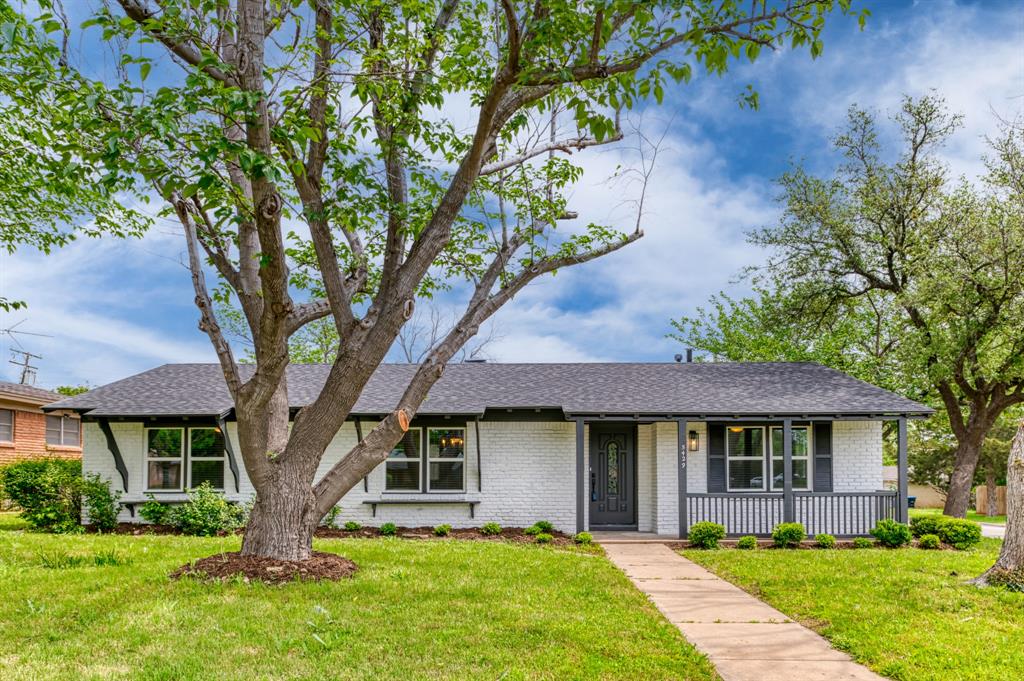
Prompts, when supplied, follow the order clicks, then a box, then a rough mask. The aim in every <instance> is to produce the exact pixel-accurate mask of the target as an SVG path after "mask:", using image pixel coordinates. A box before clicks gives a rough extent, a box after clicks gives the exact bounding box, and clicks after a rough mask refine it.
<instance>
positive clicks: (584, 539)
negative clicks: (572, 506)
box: [572, 532, 594, 545]
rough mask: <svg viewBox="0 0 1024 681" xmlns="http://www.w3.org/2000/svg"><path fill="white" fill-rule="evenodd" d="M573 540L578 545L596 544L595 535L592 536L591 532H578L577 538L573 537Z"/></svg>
mask: <svg viewBox="0 0 1024 681" xmlns="http://www.w3.org/2000/svg"><path fill="white" fill-rule="evenodd" d="M572 540H573V541H574V542H576V543H577V544H583V545H587V544H593V543H594V535H592V534H590V533H589V532H577V533H576V536H575V537H573V538H572Z"/></svg>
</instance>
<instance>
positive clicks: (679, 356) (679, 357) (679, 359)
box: [675, 352, 683, 362]
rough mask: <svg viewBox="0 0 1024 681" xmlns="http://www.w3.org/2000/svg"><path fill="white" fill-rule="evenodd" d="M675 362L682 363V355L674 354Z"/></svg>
mask: <svg viewBox="0 0 1024 681" xmlns="http://www.w3.org/2000/svg"><path fill="white" fill-rule="evenodd" d="M675 360H676V362H682V361H683V356H682V355H680V354H679V353H678V352H677V353H676V356H675Z"/></svg>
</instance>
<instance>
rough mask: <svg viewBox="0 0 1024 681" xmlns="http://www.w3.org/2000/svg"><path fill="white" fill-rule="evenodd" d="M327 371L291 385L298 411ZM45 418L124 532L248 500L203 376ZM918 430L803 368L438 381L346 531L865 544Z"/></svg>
mask: <svg viewBox="0 0 1024 681" xmlns="http://www.w3.org/2000/svg"><path fill="white" fill-rule="evenodd" d="M328 370H329V367H328V366H325V365H292V366H290V367H289V368H288V395H289V399H290V401H291V404H292V407H293V409H296V410H297V409H299V408H301V407H302V406H303V405H305V404H308V403H310V402H311V401H312V400H313V399H314V398H315V396H316V395H317V393H318V391H319V389H320V387H321V385H322V384H323V381H324V380H325V377H326V376H327V373H328ZM242 371H243V372H249V371H252V368H251V367H249V366H243V367H242ZM415 371H416V366H414V365H402V364H386V365H383V366H381V367H380V368H379V369H378V370H377V372H376V373H375V374H374V376H373V377H372V378H371V380H370V381H369V383H368V384H367V386H366V389H365V390H364V392H363V395H362V396H361V397H360V399H359V401H358V403H357V404H356V405H355V408H354V409H353V410H352V413H351V415H350V418H349V420H348V421H347V422H346V423H345V424H344V426H343V427H342V428H341V430H340V432H339V433H338V434H337V436H336V437H335V438H334V440H333V442H332V443H331V445H330V446H329V447H328V449H327V452H326V455H325V457H324V459H323V462H322V463H321V465H320V470H319V471H318V475H323V474H324V473H325V472H326V471H327V470H329V469H330V467H331V466H333V465H334V464H335V463H337V462H338V461H339V460H340V459H341V457H342V456H344V455H345V454H346V453H347V452H348V451H349V450H350V448H351V447H353V446H354V445H355V444H356V442H357V441H358V439H359V437H360V436H361V435H362V434H365V433H367V432H368V431H369V430H370V429H371V428H373V427H374V425H375V423H376V422H377V421H378V420H379V419H380V418H381V417H382V416H383V415H385V414H388V413H390V412H391V411H392V410H393V409H394V407H395V405H396V404H397V402H398V399H399V397H400V395H401V393H402V391H403V389H404V387H405V385H406V384H407V382H408V380H409V379H410V378H411V376H412V375H413V373H414V372H415ZM47 408H48V409H70V410H74V411H77V412H79V413H80V414H81V415H82V418H83V421H84V437H85V457H84V468H85V470H86V471H87V472H98V473H100V474H102V475H103V476H105V477H107V478H109V479H110V480H111V481H112V483H113V485H114V486H115V487H117V488H122V487H123V489H124V490H125V495H124V497H123V498H122V503H123V504H125V510H124V511H123V512H122V519H124V520H138V518H137V517H136V516H135V505H136V504H139V503H141V502H143V501H144V500H145V499H146V496H147V494H152V495H153V496H154V497H156V498H157V499H162V500H164V501H169V502H174V501H181V500H183V499H184V498H185V490H186V489H187V488H189V487H194V486H196V485H198V484H200V483H201V482H203V481H209V482H210V483H211V484H213V486H214V487H216V488H218V489H223V490H224V492H225V494H226V495H227V496H228V497H229V498H231V499H236V500H239V501H241V500H246V499H249V498H251V496H252V494H253V488H252V485H251V483H250V482H249V479H248V477H247V476H246V473H245V470H244V468H243V467H242V465H241V460H240V457H239V455H238V438H237V428H236V424H235V422H234V413H233V407H232V402H231V399H230V396H229V394H228V392H227V388H226V386H225V383H224V378H223V375H222V373H221V370H220V368H219V367H218V366H217V365H212V364H206V365H203V364H179V365H174V364H171V365H165V366H162V367H158V368H156V369H152V370H150V371H147V372H145V373H142V374H138V375H136V376H132V377H130V378H126V379H124V380H122V381H118V382H116V383H112V384H110V385H107V386H104V387H101V388H97V389H95V390H92V391H90V392H88V393H85V394H83V395H79V396H76V397H72V398H69V399H65V400H62V401H60V402H58V403H56V404H53V405H50V406H49V407H47ZM930 413H931V410H930V409H929V408H928V407H925V406H923V405H921V404H918V403H916V402H912V401H910V400H908V399H905V398H903V397H900V396H898V395H895V394H893V393H890V392H887V391H885V390H882V389H881V388H877V387H875V386H872V385H869V384H867V383H863V382H861V381H858V380H856V379H854V378H851V377H850V376H847V375H845V374H843V373H841V372H838V371H834V370H832V369H828V368H826V367H823V366H820V365H817V364H810V363H677V364H487V363H465V364H452V365H449V366H448V367H447V368H446V371H445V373H444V376H443V377H442V378H441V379H440V380H439V381H438V382H437V384H436V385H435V386H434V387H433V388H432V389H431V391H430V394H429V396H428V398H427V399H426V401H424V403H423V405H422V407H421V409H420V410H419V412H418V414H417V416H416V418H414V419H413V421H412V424H411V427H410V429H409V431H408V434H407V435H406V436H405V438H404V439H403V440H402V442H401V443H399V445H398V446H397V447H396V448H395V449H394V451H393V452H392V453H391V456H390V458H389V459H388V460H387V461H386V462H384V463H382V464H381V465H380V466H378V467H377V468H376V469H374V470H373V471H371V472H370V474H369V475H368V476H367V477H366V478H365V479H364V480H363V483H362V484H360V485H357V486H356V487H355V488H354V489H352V490H351V491H350V492H349V493H348V494H347V495H346V496H345V497H344V498H343V499H342V501H341V503H340V507H341V519H342V520H350V519H351V520H358V521H360V522H362V523H366V524H369V525H374V524H380V523H383V522H394V523H396V524H399V525H406V526H422V525H436V524H440V523H450V524H451V525H453V526H457V527H458V526H463V527H466V526H474V525H480V524H481V523H484V522H487V521H496V522H498V523H500V524H502V525H506V526H527V525H530V524H532V523H533V522H535V521H537V520H540V519H546V520H550V521H551V522H552V523H554V525H555V526H556V527H557V528H558V529H559V530H562V531H565V532H575V531H579V530H583V529H590V530H596V529H611V528H616V529H637V530H640V531H646V532H658V533H661V534H672V535H685V534H686V531H687V528H688V527H689V526H690V525H692V524H693V523H694V522H697V521H700V520H714V521H716V522H721V523H723V524H725V525H726V526H727V529H728V531H729V533H730V534H766V533H770V532H771V530H772V528H773V527H774V526H775V525H776V524H777V523H779V522H782V521H783V520H785V519H793V520H798V521H801V522H803V523H804V524H805V525H806V526H807V529H808V531H809V532H810V533H812V534H813V533H816V532H831V533H833V534H837V535H854V534H864V533H866V532H867V531H868V530H869V529H870V528H871V527H873V526H874V524H875V523H876V522H877V520H878V519H879V518H883V517H892V518H899V519H905V518H906V502H905V494H906V477H905V473H906V456H905V451H906V420H907V419H908V418H918V417H924V416H927V415H928V414H930ZM885 420H895V421H899V422H900V424H901V427H900V428H898V432H900V433H901V435H902V437H901V439H900V446H899V449H900V450H901V452H902V453H903V455H902V457H901V461H902V462H903V467H902V471H903V476H901V483H902V485H903V491H902V492H899V491H886V490H884V488H883V479H882V422H883V421H885ZM225 435H227V438H225V437H224V436H225ZM787 442H789V443H791V444H790V446H789V447H787V446H786V443H787ZM680 471H685V472H686V475H684V476H681V475H679V472H680ZM681 511H682V512H681Z"/></svg>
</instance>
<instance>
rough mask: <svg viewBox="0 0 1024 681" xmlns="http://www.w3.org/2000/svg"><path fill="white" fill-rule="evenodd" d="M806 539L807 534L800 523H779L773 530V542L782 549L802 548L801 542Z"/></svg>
mask: <svg viewBox="0 0 1024 681" xmlns="http://www.w3.org/2000/svg"><path fill="white" fill-rule="evenodd" d="M806 537H807V532H806V531H805V530H804V526H803V525H802V524H800V523H779V524H778V525H776V526H775V529H774V530H772V541H774V542H775V545H776V546H778V547H781V548H793V547H795V546H800V542H802V541H803V540H804V539H805V538H806Z"/></svg>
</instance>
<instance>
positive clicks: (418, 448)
mask: <svg viewBox="0 0 1024 681" xmlns="http://www.w3.org/2000/svg"><path fill="white" fill-rule="evenodd" d="M422 440H423V431H422V430H420V429H419V428H410V429H409V430H408V431H406V433H405V435H404V436H402V439H401V441H400V442H399V443H398V444H397V445H395V448H394V449H392V450H391V453H390V454H388V460H387V462H386V463H385V464H384V466H385V470H384V478H385V480H384V489H385V490H387V491H389V492H418V491H420V457H421V452H422Z"/></svg>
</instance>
